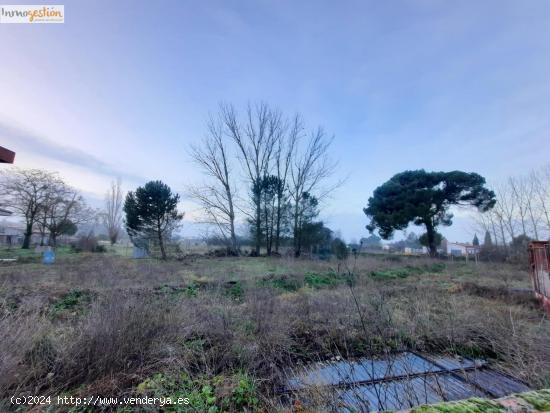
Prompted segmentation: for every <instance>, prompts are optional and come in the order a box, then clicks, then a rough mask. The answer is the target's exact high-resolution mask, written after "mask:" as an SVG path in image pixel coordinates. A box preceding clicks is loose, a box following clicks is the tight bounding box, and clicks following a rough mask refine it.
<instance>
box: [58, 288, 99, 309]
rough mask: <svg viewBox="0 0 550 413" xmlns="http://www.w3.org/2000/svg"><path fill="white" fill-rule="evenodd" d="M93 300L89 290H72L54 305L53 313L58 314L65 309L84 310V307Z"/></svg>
mask: <svg viewBox="0 0 550 413" xmlns="http://www.w3.org/2000/svg"><path fill="white" fill-rule="evenodd" d="M91 301H92V295H91V293H90V292H88V291H82V290H72V291H69V292H68V293H67V294H65V295H63V296H62V297H61V298H60V299H59V300H57V301H56V302H55V303H54V304H53V306H52V310H51V313H52V315H58V314H60V313H62V312H64V311H77V312H82V311H83V309H84V307H85V306H86V305H88V304H89V303H90V302H91Z"/></svg>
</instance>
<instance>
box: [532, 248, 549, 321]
mask: <svg viewBox="0 0 550 413" xmlns="http://www.w3.org/2000/svg"><path fill="white" fill-rule="evenodd" d="M529 264H530V267H531V281H532V282H533V290H534V291H535V296H536V297H537V298H538V299H539V300H541V301H542V304H543V306H544V308H546V309H547V310H548V311H550V241H532V242H531V243H530V244H529Z"/></svg>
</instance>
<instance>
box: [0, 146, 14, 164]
mask: <svg viewBox="0 0 550 413" xmlns="http://www.w3.org/2000/svg"><path fill="white" fill-rule="evenodd" d="M14 160H15V152H13V151H10V150H9V149H6V148H4V147H3V146H0V163H13V161H14Z"/></svg>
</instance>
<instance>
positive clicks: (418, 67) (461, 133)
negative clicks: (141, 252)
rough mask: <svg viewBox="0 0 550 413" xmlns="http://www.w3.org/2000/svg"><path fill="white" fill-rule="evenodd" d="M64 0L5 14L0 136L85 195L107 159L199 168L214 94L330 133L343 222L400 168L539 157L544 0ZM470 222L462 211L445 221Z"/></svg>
mask: <svg viewBox="0 0 550 413" xmlns="http://www.w3.org/2000/svg"><path fill="white" fill-rule="evenodd" d="M16 3H17V2H14V0H10V4H16ZM25 3H28V1H24V2H22V4H25ZM60 3H61V2H57V4H60ZM37 4H41V3H40V2H38V3H37ZM61 4H63V3H61ZM64 5H65V24H56V25H54V24H50V25H48V24H42V25H14V24H10V25H4V24H2V25H0V41H1V42H0V44H1V47H0V145H3V146H7V147H9V148H11V149H14V150H16V152H17V158H16V162H17V164H18V165H19V166H21V167H40V168H47V169H52V170H57V171H60V172H61V173H62V175H63V176H64V177H65V178H66V179H67V180H68V181H69V182H70V183H72V184H73V185H75V186H77V187H79V188H81V189H83V190H84V191H85V192H86V193H87V194H88V196H89V197H90V198H94V197H95V198H96V199H99V198H101V196H102V194H103V193H104V191H105V190H106V188H107V186H108V183H109V181H110V180H111V179H112V178H113V177H116V176H121V177H122V179H123V180H124V183H125V186H126V187H127V188H128V189H132V188H134V187H135V186H137V185H138V184H140V183H143V182H145V180H149V179H162V180H164V181H166V182H167V183H169V184H170V185H171V186H173V187H174V188H175V189H177V190H181V189H183V187H184V185H185V184H188V183H192V182H195V181H197V180H198V179H200V174H199V173H198V172H197V171H196V170H195V168H194V167H193V165H192V164H191V162H190V160H189V157H188V155H187V148H188V146H189V144H191V143H196V142H199V141H200V139H201V138H202V137H203V136H204V134H205V122H206V119H207V117H208V114H209V113H211V112H215V111H216V107H217V104H218V102H220V101H228V102H232V103H234V104H235V105H237V106H238V107H243V106H244V105H245V104H246V103H247V102H248V101H258V100H264V101H266V102H269V103H270V104H271V105H273V106H276V107H278V108H280V109H281V110H283V111H284V112H286V113H288V114H292V113H294V112H300V113H301V114H302V115H303V117H304V119H305V120H306V122H307V124H308V125H309V126H311V127H312V128H313V127H315V126H317V125H322V126H324V128H325V129H326V131H327V132H328V133H330V134H334V136H335V140H334V144H333V156H334V158H336V159H339V161H340V167H339V175H340V176H347V175H349V178H348V180H347V181H346V184H345V185H344V186H343V187H342V188H340V189H339V190H338V191H336V192H335V193H334V194H333V196H332V199H331V200H329V201H328V202H327V205H326V208H325V211H324V218H325V219H326V220H327V221H328V223H329V225H330V226H331V227H332V228H334V229H340V230H341V231H342V234H343V235H344V236H345V237H346V238H347V239H350V238H359V237H361V236H363V235H365V234H366V230H365V229H364V226H365V224H366V223H367V220H366V217H365V216H364V215H363V213H362V207H364V206H365V205H366V203H367V200H368V197H369V196H370V195H371V193H372V190H373V189H374V188H375V187H376V186H378V185H380V184H381V183H383V182H384V181H385V180H387V179H389V178H390V177H391V176H392V175H393V174H394V173H397V172H400V171H402V170H406V169H416V168H425V169H428V170H454V169H460V170H465V171H475V172H478V173H480V174H482V175H483V176H485V177H486V178H487V179H488V180H489V181H491V182H497V181H499V180H502V179H504V178H506V177H507V176H508V175H514V174H521V173H523V172H525V171H527V170H529V169H532V168H536V167H539V166H541V165H543V164H546V163H548V162H549V161H550V160H549V158H548V153H550V151H549V150H548V148H549V146H550V145H549V143H548V142H550V136H549V135H550V76H549V74H550V24H549V21H550V2H548V1H547V0H528V1H523V2H519V1H503V0H499V1H489V0H487V1H460V2H450V1H431V0H425V1H397V0H396V1H339V2H336V1H300V2H296V1H286V0H278V1H262V0H259V1H258V0H256V1H208V0H205V1H201V2H191V1H163V2H145V1H132V2H130V1H117V2H112V1H93V2H92V1H85V0H79V1H74V0H73V1H68V2H65V3H64ZM183 207H184V209H186V210H188V211H190V214H188V215H189V216H190V217H191V216H192V215H193V214H192V210H193V206H192V205H191V204H189V203H187V202H186V203H184V204H183ZM188 231H189V233H191V232H192V231H193V229H192V226H191V225H188ZM472 231H473V229H472V224H471V222H470V221H469V220H468V219H467V217H466V215H465V213H464V212H459V213H458V217H457V219H456V222H455V225H454V226H453V227H451V228H445V229H443V233H444V235H446V236H447V237H448V238H449V239H452V240H469V239H470V238H471V236H472ZM417 232H421V231H420V230H418V231H417Z"/></svg>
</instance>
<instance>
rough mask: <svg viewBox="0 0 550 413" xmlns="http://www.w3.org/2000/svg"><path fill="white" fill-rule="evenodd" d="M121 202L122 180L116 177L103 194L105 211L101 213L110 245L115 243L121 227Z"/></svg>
mask: <svg viewBox="0 0 550 413" xmlns="http://www.w3.org/2000/svg"><path fill="white" fill-rule="evenodd" d="M123 202H124V200H123V193H122V182H121V180H120V179H117V180H116V181H113V182H111V187H110V188H109V190H108V191H107V193H106V194H105V211H104V212H103V214H102V218H103V224H104V225H105V227H106V228H107V233H108V235H109V240H110V241H111V245H114V244H116V242H117V240H118V237H119V235H120V231H121V228H122V204H123Z"/></svg>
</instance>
